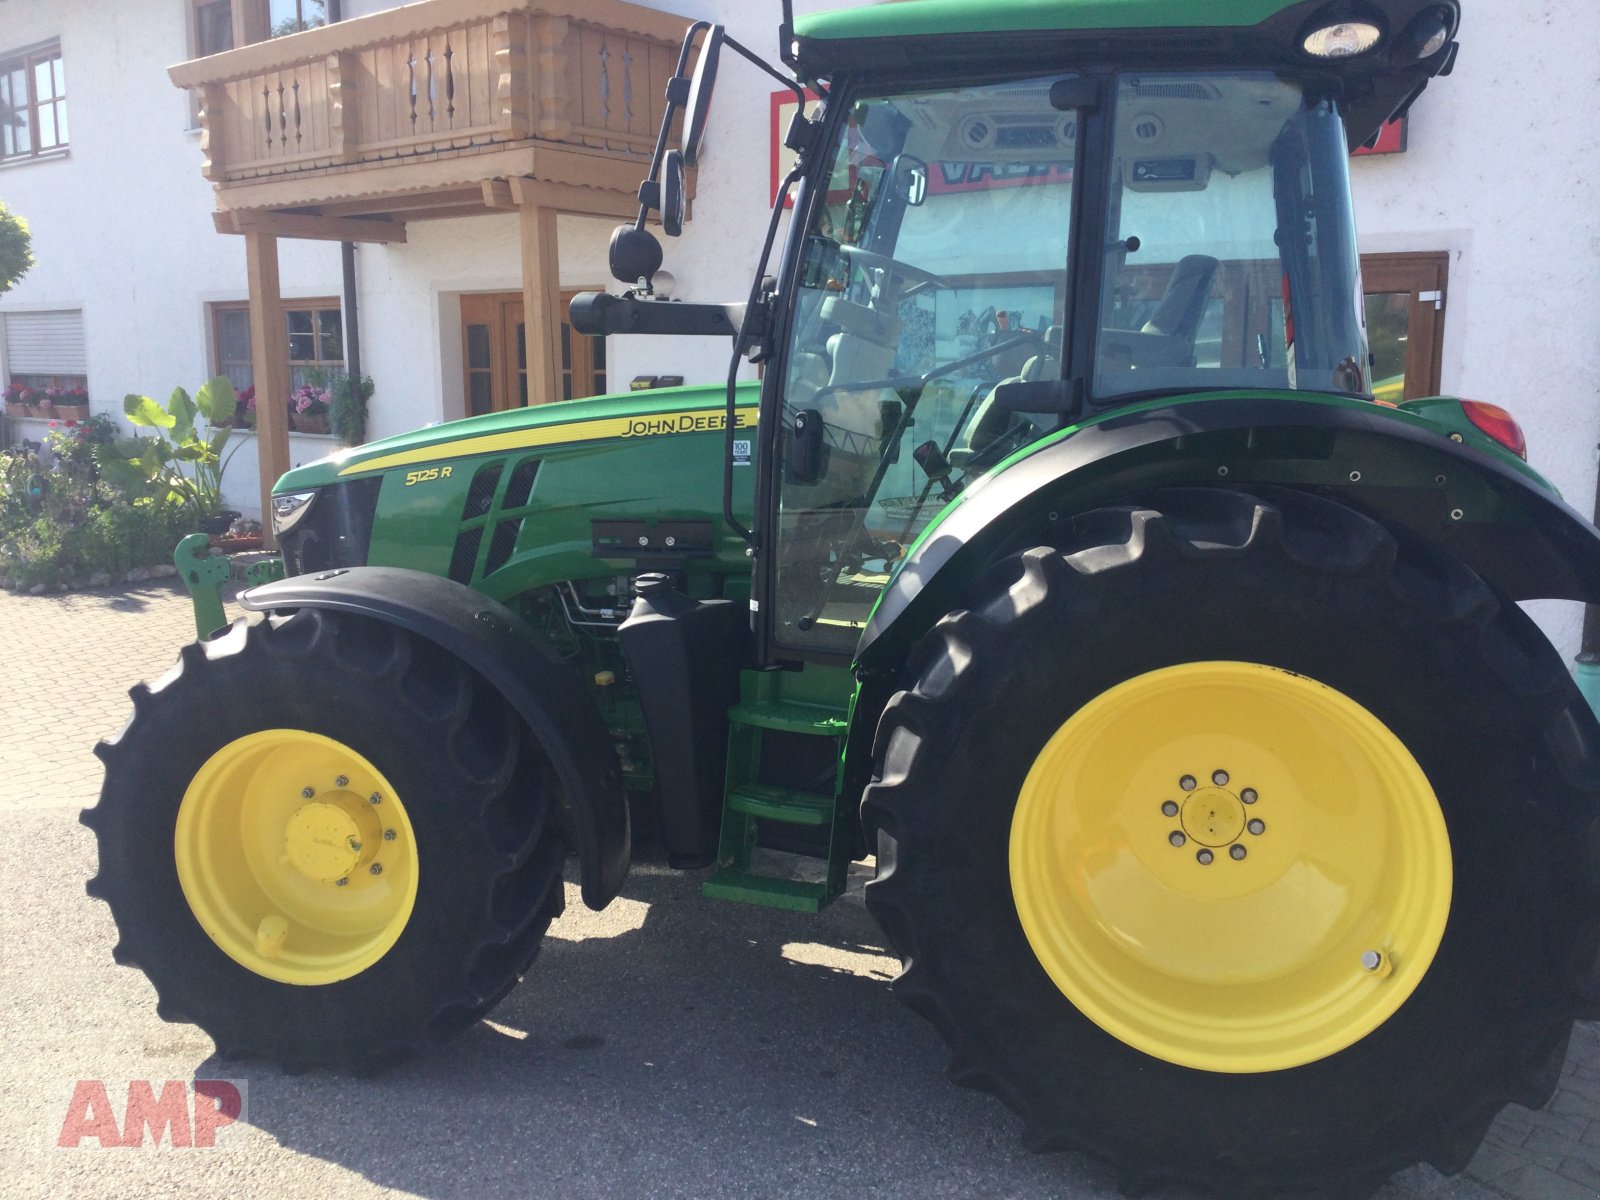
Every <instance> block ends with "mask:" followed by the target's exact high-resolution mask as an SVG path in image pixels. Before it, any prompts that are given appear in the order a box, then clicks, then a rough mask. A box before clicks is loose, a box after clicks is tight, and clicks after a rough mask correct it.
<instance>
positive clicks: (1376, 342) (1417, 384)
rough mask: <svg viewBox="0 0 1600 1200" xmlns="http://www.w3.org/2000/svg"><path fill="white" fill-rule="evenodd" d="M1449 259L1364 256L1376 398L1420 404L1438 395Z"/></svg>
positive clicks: (1443, 256)
mask: <svg viewBox="0 0 1600 1200" xmlns="http://www.w3.org/2000/svg"><path fill="white" fill-rule="evenodd" d="M1449 272H1450V255H1449V254H1447V253H1444V252H1442V251H1441V252H1438V253H1426V254H1364V255H1362V256H1361V277H1362V280H1363V289H1362V290H1363V291H1364V292H1365V294H1366V304H1367V338H1368V340H1369V342H1370V343H1371V348H1372V360H1373V361H1372V380H1371V384H1370V386H1371V388H1372V391H1373V394H1374V395H1375V396H1376V397H1377V398H1378V399H1380V400H1390V401H1396V402H1398V401H1400V400H1418V399H1421V398H1422V397H1423V396H1437V395H1438V394H1439V387H1440V382H1439V376H1440V366H1441V360H1442V358H1443V353H1444V306H1445V293H1446V284H1447V282H1448V277H1449Z"/></svg>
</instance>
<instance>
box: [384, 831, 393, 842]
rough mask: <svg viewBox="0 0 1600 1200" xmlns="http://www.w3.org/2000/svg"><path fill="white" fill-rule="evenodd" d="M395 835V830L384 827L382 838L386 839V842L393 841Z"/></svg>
mask: <svg viewBox="0 0 1600 1200" xmlns="http://www.w3.org/2000/svg"><path fill="white" fill-rule="evenodd" d="M395 836H396V834H395V831H394V830H392V829H385V830H384V831H383V840H384V841H386V842H392V841H394V839H395Z"/></svg>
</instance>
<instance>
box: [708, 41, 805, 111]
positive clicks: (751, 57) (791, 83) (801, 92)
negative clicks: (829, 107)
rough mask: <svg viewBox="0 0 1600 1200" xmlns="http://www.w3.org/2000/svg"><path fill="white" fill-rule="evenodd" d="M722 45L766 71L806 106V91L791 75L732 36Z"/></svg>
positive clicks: (801, 104)
mask: <svg viewBox="0 0 1600 1200" xmlns="http://www.w3.org/2000/svg"><path fill="white" fill-rule="evenodd" d="M722 44H723V45H724V46H726V47H727V48H728V49H729V50H732V51H733V52H734V53H735V54H737V55H739V56H740V57H741V58H743V59H745V60H746V61H748V62H751V63H754V64H755V65H756V66H757V67H760V68H761V70H763V71H765V72H766V73H767V74H768V75H771V76H772V77H773V78H774V79H776V80H777V81H778V82H779V83H781V84H783V86H784V87H786V88H788V89H789V90H790V91H791V92H793V93H794V98H795V99H796V100H798V101H799V102H800V107H801V108H804V107H805V106H806V89H805V87H804V85H802V84H801V82H800V81H799V80H798V79H795V78H793V77H792V76H789V75H785V74H784V73H783V72H782V71H780V70H778V69H777V68H776V67H774V66H773V65H772V64H771V63H769V62H768V61H767V60H766V59H764V58H762V57H761V56H760V55H759V54H757V53H756V52H755V51H754V50H750V49H748V48H746V47H744V46H741V45H740V44H739V43H738V42H737V41H735V40H734V39H733V37H732V36H731V35H728V34H724V35H723V37H722Z"/></svg>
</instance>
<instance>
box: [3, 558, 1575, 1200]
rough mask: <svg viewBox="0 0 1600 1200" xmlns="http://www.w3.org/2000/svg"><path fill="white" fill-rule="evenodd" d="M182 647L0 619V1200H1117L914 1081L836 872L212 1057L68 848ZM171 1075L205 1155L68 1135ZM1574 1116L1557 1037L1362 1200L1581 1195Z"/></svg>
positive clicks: (1014, 1130)
mask: <svg viewBox="0 0 1600 1200" xmlns="http://www.w3.org/2000/svg"><path fill="white" fill-rule="evenodd" d="M192 635H193V630H192V626H191V625H190V619H189V614H188V605H187V602H186V600H185V599H184V597H183V596H182V595H181V593H179V592H178V591H177V590H176V589H175V588H172V587H170V586H167V585H165V584H148V585H144V586H141V587H137V588H133V589H130V590H124V591H114V592H95V593H85V594H82V595H78V596H58V597H48V596H41V597H28V596H16V595H13V594H10V593H0V722H3V725H0V729H3V730H4V732H0V881H3V889H0V1022H3V1026H0V1027H3V1030H4V1036H3V1038H0V1196H4V1197H12V1196H15V1197H35V1196H37V1197H63V1196H94V1197H108V1198H113V1197H157V1196H167V1195H174V1196H176V1195H182V1196H185V1197H194V1196H202V1195H218V1194H220V1195H229V1196H238V1197H274V1198H277V1197H284V1198H297V1197H307V1198H308V1200H333V1198H335V1197H346V1196H349V1197H369V1196H417V1197H428V1198H430V1200H432V1198H438V1200H446V1198H454V1197H475V1198H488V1197H519V1198H520V1197H537V1198H540V1200H543V1198H553V1200H556V1198H559V1200H564V1198H568V1197H573V1198H578V1197H630V1198H631V1197H696V1198H701V1197H704V1198H713V1197H739V1198H744V1197H769V1196H771V1197H778V1196H794V1195H802V1194H803V1195H806V1196H808V1197H817V1198H832V1197H846V1196H851V1197H855V1196H862V1195H869V1196H880V1197H899V1196H906V1197H911V1196H915V1197H919V1198H923V1197H927V1198H934V1197H979V1196H981V1197H1000V1196H1005V1197H1019V1198H1022V1197H1051V1198H1057V1200H1101V1198H1107V1200H1109V1198H1111V1197H1114V1196H1115V1195H1116V1192H1115V1190H1114V1189H1113V1187H1112V1185H1111V1177H1110V1174H1109V1172H1108V1171H1107V1170H1105V1169H1104V1168H1103V1167H1101V1166H1099V1165H1098V1164H1096V1163H1094V1162H1092V1161H1091V1160H1089V1159H1086V1158H1084V1157H1082V1156H1079V1155H1071V1154H1066V1155H1063V1154H1057V1155H1049V1156H1037V1155H1033V1154H1029V1153H1028V1152H1026V1151H1025V1150H1024V1149H1023V1148H1022V1146H1021V1144H1020V1141H1019V1138H1018V1133H1019V1130H1018V1124H1017V1122H1016V1121H1015V1119H1014V1118H1013V1117H1012V1115H1011V1114H1010V1113H1009V1112H1008V1111H1007V1110H1005V1109H1004V1108H1003V1107H1002V1106H1001V1105H1000V1104H999V1103H998V1102H997V1101H995V1100H993V1099H991V1098H990V1097H988V1096H985V1095H982V1094H979V1093H975V1092H970V1091H965V1090H962V1089H960V1088H957V1087H955V1086H953V1085H951V1084H950V1083H949V1082H947V1081H946V1080H945V1079H944V1078H943V1068H944V1065H945V1061H946V1054H945V1050H944V1047H943V1045H942V1043H941V1042H940V1040H939V1038H938V1036H937V1035H936V1034H935V1033H934V1032H933V1030H932V1029H931V1027H929V1026H927V1025H926V1024H925V1023H924V1022H923V1021H922V1020H921V1019H920V1018H918V1017H916V1016H915V1015H914V1014H912V1013H910V1012H909V1011H907V1010H905V1009H904V1008H902V1007H901V1006H900V1005H899V1003H898V1002H897V1001H896V1000H895V998H894V996H893V994H892V992H891V990H890V986H889V984H890V981H891V980H892V978H893V976H894V974H895V971H896V969H897V964H896V962H895V960H894V959H893V958H892V957H890V956H889V955H888V953H887V952H886V950H885V948H884V946H885V943H884V941H883V939H882V936H881V935H880V934H879V932H878V930H877V928H876V926H875V925H874V924H873V922H872V920H871V918H870V917H869V916H868V915H867V913H866V911H865V909H864V908H863V906H862V903H861V891H860V884H861V882H862V877H861V876H859V875H858V877H857V878H856V879H855V880H854V881H853V883H852V887H851V889H850V891H849V893H848V894H847V895H846V896H845V897H844V899H842V900H841V901H840V902H838V903H836V904H835V905H833V906H832V907H831V908H830V909H828V910H827V911H826V912H825V913H823V914H822V915H821V916H804V915H800V914H793V913H781V912H774V911H769V910H764V909H758V908H752V907H747V906H742V905H733V904H724V903H719V902H716V901H710V900H704V899H702V898H701V897H700V896H699V884H700V880H701V875H700V874H699V873H691V874H680V873H677V872H673V871H669V870H667V869H665V868H664V867H662V866H660V865H655V864H651V863H648V862H646V863H643V864H638V865H636V866H635V869H634V871H633V874H632V876H631V877H630V880H629V882H628V885H627V887H626V889H625V892H624V894H623V897H622V898H621V899H619V900H618V901H617V902H615V903H614V904H613V905H612V906H611V907H610V908H608V909H607V910H606V911H605V912H603V913H598V914H596V913H591V912H589V911H588V910H587V909H585V908H584V907H583V905H582V903H581V901H579V900H578V897H577V889H576V888H575V887H574V886H573V884H571V883H569V884H568V885H567V891H568V907H567V913H566V915H565V916H564V917H562V918H561V919H560V920H559V921H558V922H557V923H556V924H555V926H553V928H552V930H551V933H550V936H549V938H548V940H547V942H546V945H545V950H544V952H543V953H542V954H541V956H540V958H539V960H538V962H537V963H536V964H535V967H534V970H533V972H532V973H531V974H530V975H529V977H528V978H527V979H526V980H525V981H524V982H523V983H522V984H521V986H519V987H518V988H516V989H515V990H514V991H513V992H512V993H511V995H510V996H509V997H508V998H507V999H506V1000H505V1001H504V1002H503V1003H502V1004H501V1005H500V1007H499V1008H498V1009H496V1011H495V1012H494V1013H493V1014H492V1016H491V1019H490V1020H488V1021H485V1022H482V1023H480V1024H478V1025H477V1026H475V1027H473V1028H472V1029H470V1030H468V1031H467V1033H466V1034H465V1035H464V1036H462V1037H461V1038H459V1039H458V1040H457V1041H455V1042H454V1043H452V1044H451V1045H450V1046H449V1047H448V1048H446V1049H445V1050H443V1051H441V1052H438V1053H435V1054H434V1055H432V1056H430V1057H428V1058H425V1059H422V1060H419V1061H415V1062H412V1063H410V1064H407V1065H405V1066H402V1067H401V1068H399V1069H397V1070H394V1071H392V1072H390V1073H388V1074H386V1075H383V1076H381V1077H379V1078H377V1079H365V1080H363V1079H350V1078H343V1077H338V1076H334V1075H329V1074H325V1073H321V1072H312V1073H310V1074H305V1075H300V1076H288V1075H285V1074H283V1073H282V1072H280V1071H278V1070H277V1069H275V1068H273V1067H269V1066H264V1065H262V1064H260V1063H254V1062H242V1063H241V1062H224V1061H221V1060H220V1059H218V1058H217V1057H216V1056H215V1055H214V1054H213V1052H212V1045H211V1041H210V1039H209V1038H207V1037H206V1036H205V1035H204V1034H203V1033H201V1032H200V1031H199V1030H197V1029H195V1028H193V1027H190V1026H185V1025H170V1024H166V1023H164V1022H162V1021H161V1020H160V1019H159V1018H158V1017H157V1016H156V1014H155V1000H154V993H153V991H152V989H151V988H150V986H149V985H148V984H147V983H146V982H145V980H144V978H143V976H142V975H140V974H139V973H138V972H136V971H133V970H128V969H126V968H119V967H116V966H114V965H113V964H112V961H111V956H110V947H111V945H112V942H113V941H114V940H115V939H114V930H113V926H112V922H111V918H110V915H109V913H108V912H107V910H106V908H105V906H104V905H103V904H101V903H99V902H98V901H93V900H90V899H89V898H87V897H86V896H85V895H84V892H83V883H84V880H85V879H87V878H88V877H89V876H90V875H91V874H92V873H93V869H94V854H95V848H94V840H93V837H92V835H91V834H90V833H89V831H88V830H86V829H84V828H83V827H81V826H80V825H79V824H78V822H77V813H78V810H79V808H81V807H83V806H84V805H86V804H90V803H92V802H93V800H94V798H95V795H96V793H97V792H98V788H99V783H100V767H99V763H98V761H97V760H96V759H95V758H94V757H93V756H92V754H91V752H90V751H91V747H92V745H93V743H94V741H95V739H96V738H97V737H98V736H103V735H107V734H110V733H112V732H114V731H115V730H116V729H117V728H118V727H119V726H120V724H121V722H122V721H123V719H124V718H125V717H126V714H127V712H128V703H127V699H126V695H125V693H126V688H127V686H128V685H129V684H130V683H133V682H135V681H137V680H140V679H149V678H153V677H154V676H156V675H158V674H159V673H160V672H161V671H163V670H164V669H165V668H166V667H167V666H168V665H169V664H170V663H171V662H172V659H173V657H174V655H175V653H176V650H177V647H178V646H179V645H180V644H181V643H182V642H183V641H185V640H187V639H188V638H190V637H192ZM197 1079H222V1080H229V1081H234V1082H235V1083H236V1085H238V1086H239V1088H240V1091H241V1093H242V1095H243V1098H244V1102H245V1111H244V1115H243V1117H242V1119H240V1120H239V1121H237V1122H235V1123H234V1124H232V1125H228V1126H226V1127H223V1128H220V1129H219V1130H218V1131H217V1133H216V1139H215V1140H216V1144H215V1146H214V1147H211V1148H202V1147H199V1146H192V1147H177V1146H173V1145H172V1144H171V1141H172V1138H171V1136H170V1134H169V1136H168V1137H167V1139H166V1144H163V1145H161V1146H159V1147H156V1146H151V1145H149V1144H146V1145H145V1146H143V1147H142V1148H129V1147H120V1148H105V1147H104V1146H102V1145H101V1142H102V1141H103V1140H115V1139H114V1138H97V1137H93V1136H82V1135H83V1132H84V1130H86V1129H88V1128H91V1127H94V1126H95V1125H96V1122H102V1121H103V1120H104V1119H105V1115H104V1114H103V1113H102V1112H101V1111H100V1107H99V1101H98V1100H97V1098H96V1095H95V1093H94V1088H95V1086H97V1085H103V1086H104V1088H105V1098H106V1101H107V1102H108V1103H109V1106H110V1109H111V1114H110V1118H109V1119H111V1120H118V1119H120V1118H121V1116H122V1115H123V1113H124V1109H125V1106H126V1101H127V1096H128V1091H129V1086H130V1084H133V1083H136V1082H137V1083H139V1084H140V1085H141V1086H142V1085H143V1084H145V1083H148V1084H149V1086H150V1087H151V1089H152V1092H153V1093H154V1094H161V1093H162V1089H163V1088H164V1086H165V1084H166V1081H169V1080H176V1081H179V1083H180V1084H181V1085H183V1086H184V1087H187V1086H188V1084H189V1083H190V1082H191V1081H194V1080H197ZM1597 1118H1600V1032H1597V1029H1596V1027H1595V1026H1587V1025H1586V1026H1581V1027H1580V1028H1579V1029H1578V1031H1577V1033H1576V1035H1575V1037H1574V1039H1573V1048H1572V1052H1571V1054H1570V1056H1569V1059H1568V1064H1567V1070H1566V1074H1565V1076H1564V1078H1563V1082H1562V1087H1561V1090H1560V1091H1559V1092H1558V1094H1557V1096H1556V1099H1555V1101H1554V1102H1553V1103H1552V1105H1551V1106H1550V1107H1549V1108H1547V1109H1546V1110H1544V1111H1542V1112H1539V1113H1529V1112H1527V1111H1525V1110H1523V1109H1520V1108H1513V1109H1509V1110H1507V1111H1506V1112H1505V1113H1503V1114H1502V1115H1501V1117H1500V1119H1499V1120H1498V1121H1497V1122H1496V1124H1495V1126H1494V1128H1493V1130H1492V1131H1491V1133H1490V1137H1489V1140H1488V1142H1487V1143H1486V1144H1485V1146H1484V1148H1483V1150H1482V1151H1481V1152H1480V1153H1479V1155H1478V1156H1477V1158H1476V1159H1475V1160H1474V1161H1473V1163H1472V1165H1471V1166H1470V1167H1469V1169H1468V1171H1467V1173H1466V1174H1465V1175H1462V1176H1458V1177H1456V1178H1454V1179H1445V1178H1443V1177H1441V1176H1439V1175H1438V1174H1437V1173H1436V1172H1434V1171H1433V1170H1431V1169H1430V1168H1426V1167H1418V1168H1414V1169H1412V1170H1410V1171H1408V1172H1406V1173H1404V1174H1403V1175H1401V1176H1399V1177H1397V1178H1396V1179H1395V1180H1394V1181H1393V1182H1391V1183H1390V1184H1389V1185H1388V1186H1387V1187H1386V1188H1385V1189H1384V1191H1383V1192H1382V1193H1381V1194H1380V1195H1381V1197H1382V1200H1445V1198H1447V1197H1448V1198H1451V1200H1484V1198H1493V1197H1501V1198H1504V1197H1512V1198H1516V1200H1577V1198H1579V1197H1583V1198H1586V1200H1594V1198H1595V1197H1597V1196H1600V1119H1597ZM99 1127H100V1128H101V1129H102V1131H103V1130H104V1129H105V1128H106V1126H105V1125H104V1124H101V1125H100V1126H99ZM196 1128H197V1127H196ZM188 1132H189V1127H188V1126H187V1125H185V1133H186V1134H187V1133H188ZM63 1133H67V1134H68V1135H72V1134H77V1135H79V1136H77V1137H76V1142H77V1144H76V1146H75V1147H62V1146H61V1145H59V1144H58V1143H60V1142H61V1141H62V1140H63ZM1152 1136H1156V1132H1155V1131H1152ZM66 1140H68V1141H72V1140H74V1139H73V1137H72V1136H68V1138H67V1139H66ZM145 1140H146V1142H147V1143H148V1140H149V1139H148V1138H147V1139H145ZM1163 1194H1164V1195H1166V1196H1169V1197H1172V1200H1182V1198H1183V1194H1182V1193H1177V1192H1170V1191H1169V1192H1167V1193H1163Z"/></svg>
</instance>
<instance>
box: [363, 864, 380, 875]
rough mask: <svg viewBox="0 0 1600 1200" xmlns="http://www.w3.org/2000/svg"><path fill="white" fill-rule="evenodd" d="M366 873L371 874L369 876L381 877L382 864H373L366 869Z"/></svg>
mask: <svg viewBox="0 0 1600 1200" xmlns="http://www.w3.org/2000/svg"><path fill="white" fill-rule="evenodd" d="M367 873H368V874H371V875H382V874H383V864H382V863H373V864H372V865H371V866H370V867H368V868H367Z"/></svg>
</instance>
